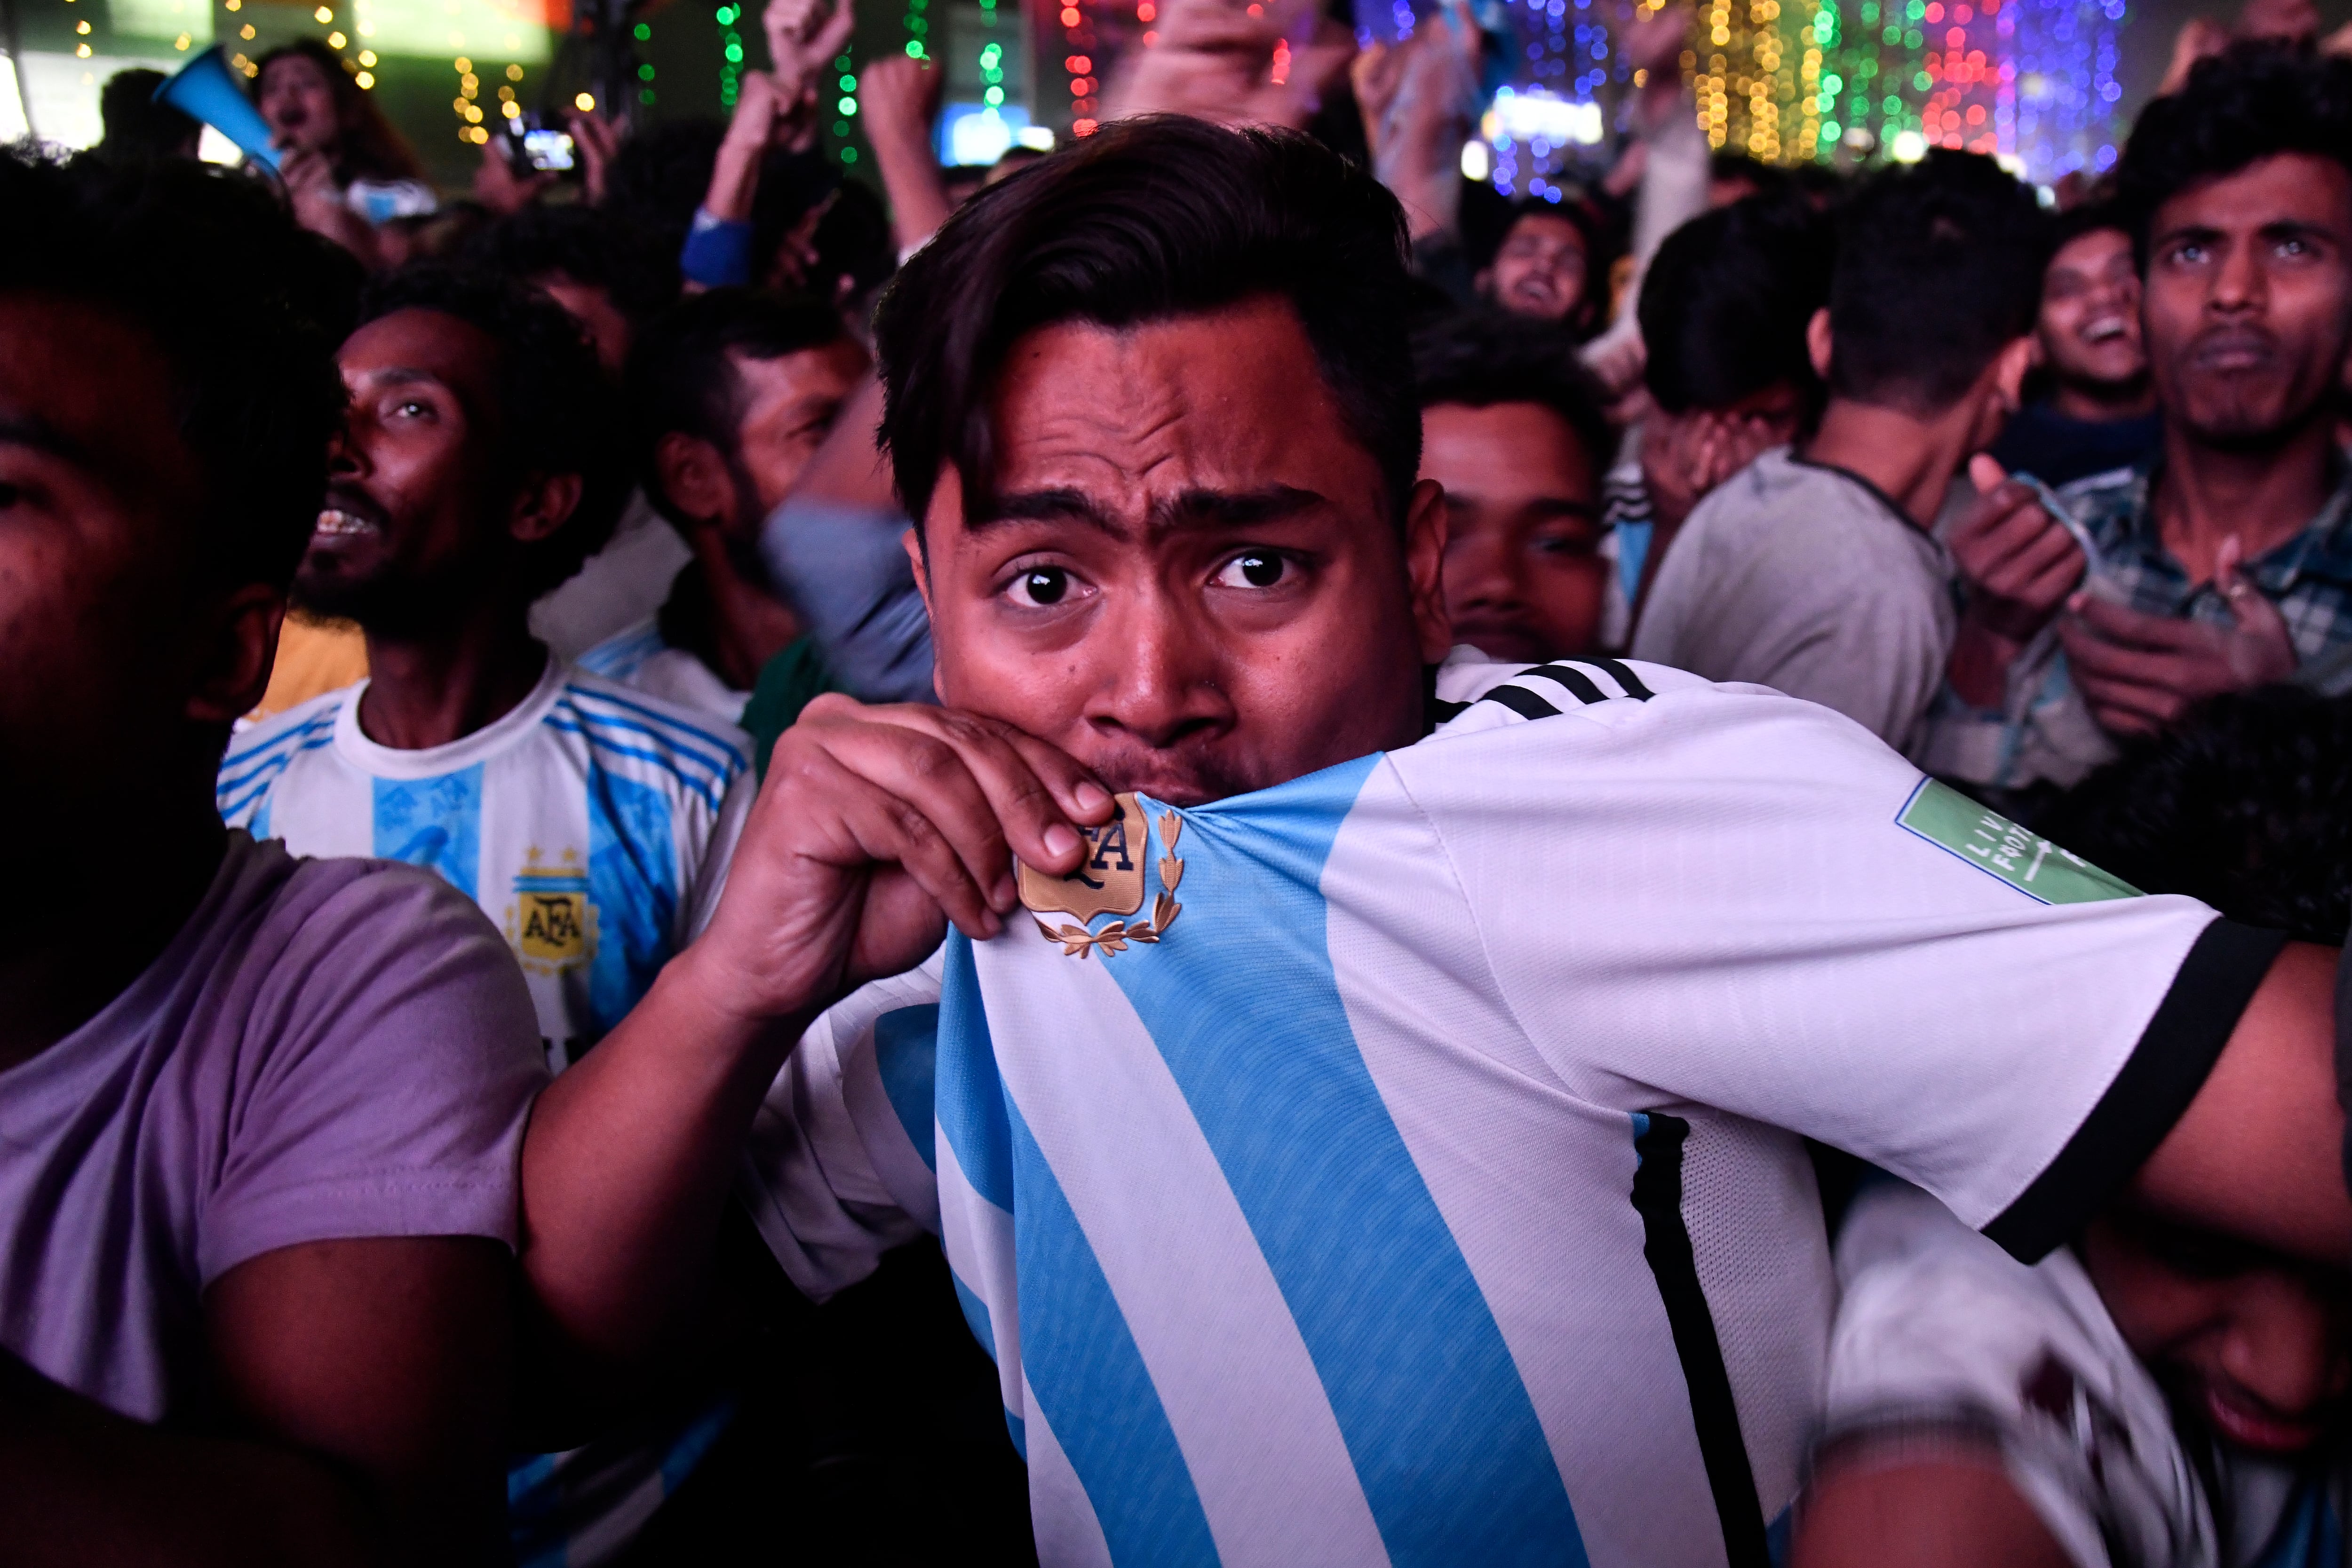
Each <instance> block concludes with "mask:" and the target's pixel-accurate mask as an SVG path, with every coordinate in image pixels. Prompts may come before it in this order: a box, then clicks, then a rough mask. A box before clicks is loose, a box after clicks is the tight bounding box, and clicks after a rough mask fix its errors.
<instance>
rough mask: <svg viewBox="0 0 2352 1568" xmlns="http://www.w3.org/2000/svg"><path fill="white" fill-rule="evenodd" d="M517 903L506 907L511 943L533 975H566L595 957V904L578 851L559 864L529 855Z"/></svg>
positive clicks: (517, 887)
mask: <svg viewBox="0 0 2352 1568" xmlns="http://www.w3.org/2000/svg"><path fill="white" fill-rule="evenodd" d="M514 899H515V901H514V902H513V903H512V904H509V905H507V942H508V944H509V946H512V947H513V948H514V950H515V955H516V956H517V957H519V958H520V959H521V960H522V967H524V968H525V969H527V970H530V972H531V973H533V974H539V975H562V974H564V973H567V972H569V971H571V970H573V969H577V968H580V967H583V966H584V965H586V964H587V963H588V962H589V960H591V959H592V958H593V957H595V956H596V905H595V904H594V902H593V900H591V899H590V898H589V896H588V873H587V872H586V871H585V870H584V869H583V868H582V866H581V864H580V855H579V852H578V851H576V850H566V851H564V852H563V854H562V859H561V860H560V861H559V862H557V863H556V864H554V865H541V863H540V859H539V851H537V850H531V851H530V852H528V858H527V860H526V862H525V863H524V865H523V868H522V869H521V870H520V871H519V872H517V873H515V879H514Z"/></svg>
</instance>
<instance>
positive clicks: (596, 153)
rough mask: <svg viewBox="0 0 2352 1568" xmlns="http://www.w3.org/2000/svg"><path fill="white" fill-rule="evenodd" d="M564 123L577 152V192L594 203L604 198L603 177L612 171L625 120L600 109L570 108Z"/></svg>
mask: <svg viewBox="0 0 2352 1568" xmlns="http://www.w3.org/2000/svg"><path fill="white" fill-rule="evenodd" d="M563 123H564V126H565V128H566V129H567V130H569V131H571V132H572V146H573V147H574V148H575V149H577V150H578V152H579V153H580V193H581V195H582V197H583V198H584V199H585V200H586V201H587V203H588V204H589V205H590V206H594V205H596V204H598V203H600V202H602V201H604V181H605V177H606V176H607V175H608V174H610V173H611V172H612V169H613V160H614V159H615V158H617V157H619V156H620V155H621V141H622V139H623V138H624V137H625V136H626V135H627V134H628V132H629V126H628V121H626V120H622V119H619V118H618V117H616V116H614V115H610V114H606V113H604V111H603V110H572V113H571V114H570V115H568V116H566V117H565V119H564V121H563Z"/></svg>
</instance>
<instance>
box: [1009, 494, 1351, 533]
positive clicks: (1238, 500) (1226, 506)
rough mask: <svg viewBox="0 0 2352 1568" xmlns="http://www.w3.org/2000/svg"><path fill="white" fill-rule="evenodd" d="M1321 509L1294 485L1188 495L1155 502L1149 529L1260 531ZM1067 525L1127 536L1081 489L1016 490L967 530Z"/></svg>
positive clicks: (1313, 498) (1319, 501)
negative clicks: (1003, 525)
mask: <svg viewBox="0 0 2352 1568" xmlns="http://www.w3.org/2000/svg"><path fill="white" fill-rule="evenodd" d="M1322 504H1323V497H1321V496H1318V495H1317V494H1316V493H1315V492H1314V491H1312V490H1301V489H1298V488H1297V487H1295V486H1289V485H1269V486H1265V488H1263V489H1257V490H1210V489H1192V490H1185V491H1181V492H1180V493H1179V494H1177V495H1175V496H1172V497H1169V498H1168V499H1166V500H1163V501H1158V502H1155V503H1153V505H1152V507H1151V516H1150V520H1149V527H1150V531H1151V532H1153V533H1155V534H1157V533H1169V532H1173V531H1177V530H1196V529H1205V530H1213V531H1224V530H1229V529H1234V528H1258V527H1262V526H1263V525H1265V524H1266V523H1272V522H1279V521H1281V520H1282V519H1283V518H1285V517H1295V516H1297V514H1298V513H1300V512H1303V511H1306V510H1307V508H1308V507H1318V506H1321V505H1322ZM999 523H1084V524H1085V525H1087V527H1088V528H1097V529H1099V530H1101V531H1102V532H1104V533H1107V534H1113V535H1118V536H1121V537H1124V536H1125V535H1126V534H1127V532H1128V529H1127V528H1126V527H1125V525H1123V524H1121V523H1120V522H1119V521H1118V519H1117V518H1115V517H1111V516H1110V514H1108V513H1107V512H1105V511H1104V510H1103V509H1102V508H1101V507H1098V506H1097V505H1096V504H1095V503H1094V502H1093V501H1092V500H1091V499H1089V498H1088V497H1087V496H1086V495H1085V494H1084V493H1082V492H1080V491H1077V490H1016V491H1013V492H1012V493H1010V494H1007V495H1003V496H999V497H996V498H995V499H994V500H993V501H992V502H991V503H990V505H989V508H988V511H987V513H986V515H985V516H983V517H980V518H978V519H977V520H976V521H973V522H971V523H969V524H967V526H968V527H971V528H989V527H991V526H992V525H995V524H999Z"/></svg>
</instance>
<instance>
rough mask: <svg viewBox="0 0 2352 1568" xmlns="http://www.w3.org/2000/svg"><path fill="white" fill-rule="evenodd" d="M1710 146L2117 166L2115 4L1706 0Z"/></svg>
mask: <svg viewBox="0 0 2352 1568" xmlns="http://www.w3.org/2000/svg"><path fill="white" fill-rule="evenodd" d="M1702 4H1703V5H1704V9H1703V11H1702V12H1701V14H1700V17H1699V35H1698V37H1697V38H1696V40H1695V43H1694V47H1693V48H1692V49H1691V50H1690V51H1688V52H1686V53H1685V55H1684V56H1683V65H1684V68H1685V70H1686V71H1688V72H1690V73H1691V75H1692V78H1693V81H1694V85H1695V88H1696V94H1697V99H1698V108H1699V120H1700V123H1701V124H1702V125H1703V126H1704V127H1705V128H1706V133H1707V140H1708V141H1709V142H1710V143H1711V144H1712V145H1713V146H1715V147H1717V148H1726V147H1727V148H1730V149H1732V150H1734V151H1738V152H1747V153H1748V154H1750V155H1751V156H1753V157H1756V158H1759V159H1762V160H1765V161H1767V162H1801V161H1804V160H1806V159H1811V158H1822V157H1827V156H1831V155H1832V154H1833V153H1835V152H1838V151H1839V150H1840V149H1841V148H1843V149H1845V150H1847V151H1848V152H1851V153H1853V154H1854V155H1857V156H1867V155H1870V154H1872V153H1874V152H1881V151H1884V152H1887V153H1890V154H1891V155H1893V156H1895V157H1896V158H1898V159H1900V158H1916V157H1917V156H1919V155H1920V154H1921V153H1922V152H1925V151H1926V150H1927V148H1929V147H1931V146H1932V147H1957V148H1966V149H1968V150H1969V151H1972V152H1984V153H1989V154H1990V155H1992V156H1995V157H2003V158H2012V159H2020V160H2022V161H2023V162H2026V163H2028V164H2030V165H2032V166H2033V167H2034V168H2035V169H2036V170H2037V171H2038V172H2044V173H2049V174H2054V173H2055V172H2060V171H2063V170H2064V169H2068V168H2088V169H2090V170H2092V171H2093V172H2099V171H2103V170H2105V168H2107V167H2108V166H2109V165H2111V164H2112V163H2113V162H2114V161H2115V155H2116V154H2115V133H2116V124H2115V120H2116V105H2117V104H2118V102H2119V101H2120V99H2122V97H2123V92H2122V89H2121V87H2120V86H2119V85H2118V84H2117V82H2116V63H2117V58H2118V37H2117V35H2118V32H2119V30H2120V28H2121V26H2122V25H2123V22H2124V17H2125V5H2124V0H1948V3H1947V0H1791V4H1790V5H1788V6H1787V7H1785V8H1784V7H1783V6H1782V5H1780V0H1744V3H1743V0H1702Z"/></svg>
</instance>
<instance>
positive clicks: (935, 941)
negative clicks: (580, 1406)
mask: <svg viewBox="0 0 2352 1568" xmlns="http://www.w3.org/2000/svg"><path fill="white" fill-rule="evenodd" d="M1111 810H1112V805H1111V798H1110V793H1109V791H1108V790H1106V789H1104V788H1103V787H1102V786H1101V785H1100V784H1098V783H1097V782H1096V781H1095V780H1094V779H1091V778H1089V777H1087V773H1086V771H1085V770H1084V769H1083V768H1080V767H1079V766H1078V765H1077V764H1076V762H1074V761H1072V760H1071V759H1070V758H1067V757H1066V756H1064V755H1063V754H1062V753H1061V752H1060V751H1058V750H1056V749H1055V747H1051V746H1048V745H1046V744H1045V742H1043V741H1040V740H1034V739H1032V738H1030V737H1028V736H1025V735H1023V734H1021V733H1020V732H1019V731H1017V730H1014V729H1013V728H1012V727H1009V726H1007V725H1003V724H1001V723H999V722H997V721H995V720H993V719H987V718H982V717H979V716H976V715H972V714H967V713H960V712H956V711H953V710H950V709H946V708H937V707H911V706H910V707H865V706H860V705H858V704H857V703H855V702H852V701H850V700H849V699H848V698H846V697H840V696H825V697H819V698H818V699H817V700H816V701H814V702H813V703H811V704H810V705H809V706H808V707H807V708H806V709H805V710H803V713H802V715H801V719H800V722H799V723H798V724H796V725H794V726H793V727H792V728H791V729H788V730H786V731H785V732H784V735H783V738H782V739H781V740H779V741H778V742H777V743H776V749H775V752H774V754H773V756H772V758H770V761H769V764H768V779H767V783H766V785H765V786H764V787H763V788H762V789H761V792H760V799H759V801H758V803H757V804H756V805H754V806H753V808H752V810H751V820H750V821H748V822H747V823H746V824H745V825H744V829H743V836H742V838H741V840H740V841H739V842H738V843H737V845H736V848H735V855H734V859H733V861H732V862H731V863H730V867H729V870H728V873H727V891H726V893H725V894H723V895H722V896H721V897H720V899H719V910H718V913H717V914H716V915H713V916H712V918H711V922H710V925H709V927H708V928H706V929H705V930H704V932H703V933H702V935H701V936H699V937H698V938H696V940H695V942H694V945H693V946H690V947H688V949H687V950H686V951H685V952H684V953H681V954H679V955H678V956H677V957H676V958H674V959H672V960H671V961H670V964H669V966H668V967H667V968H665V969H664V970H663V971H662V972H661V975H660V977H659V978H657V979H656V981H655V982H654V987H653V989H652V990H651V991H649V992H647V993H646V998H645V999H644V1000H643V1001H641V1002H639V1003H638V1004H637V1006H636V1007H635V1009H634V1010H632V1011H631V1012H630V1014H629V1016H628V1017H627V1018H625V1019H622V1020H621V1022H620V1024H619V1025H618V1027H616V1028H615V1029H614V1030H613V1031H612V1032H611V1033H610V1034H608V1035H606V1036H605V1037H604V1040H602V1041H600V1042H599V1043H598V1045H597V1047H596V1049H595V1050H594V1051H590V1052H589V1053H588V1055H587V1056H586V1057H585V1058H584V1059H583V1061H580V1062H579V1063H578V1064H577V1065H576V1066H574V1067H572V1069H571V1071H567V1072H565V1073H563V1074H562V1076H561V1077H559V1078H558V1079H556V1081H555V1082H553V1083H552V1084H551V1085H549V1086H548V1090H547V1092H546V1093H544V1094H542V1095H541V1096H540V1100H539V1104H538V1106H537V1108H536V1109H535V1110H534V1111H533V1112H532V1113H531V1122H530V1134H529V1135H528V1136H527V1138H526V1139H525V1141H524V1144H523V1160H522V1186H523V1222H524V1228H525V1230H526V1231H527V1233H528V1239H527V1242H526V1245H525V1248H524V1250H523V1266H524V1268H525V1270H527V1271H528V1272H529V1273H530V1280H531V1283H532V1285H533V1287H534V1288H535V1289H536V1291H537V1292H538V1296H539V1300H540V1303H541V1306H542V1307H543V1308H544V1309H545V1311H546V1313H547V1318H548V1321H549V1323H550V1325H551V1327H552V1328H553V1329H554V1330H555V1331H556V1332H557V1333H558V1334H560V1335H561V1336H562V1341H563V1342H568V1344H569V1347H570V1348H571V1350H572V1352H573V1353H574V1354H584V1355H586V1356H587V1357H589V1358H590V1364H592V1365H595V1366H601V1367H604V1368H608V1369H617V1370H614V1372H613V1375H625V1373H626V1371H627V1370H628V1369H630V1368H633V1367H644V1366H646V1365H647V1364H650V1363H652V1362H654V1361H656V1360H657V1358H658V1355H659V1353H660V1352H661V1351H662V1349H663V1348H664V1347H665V1345H668V1344H675V1343H679V1342H681V1341H683V1340H686V1339H688V1338H690V1337H691V1335H692V1333H693V1332H694V1326H695V1323H696V1322H697V1321H698V1319H697V1312H698V1309H699V1305H700V1303H701V1301H702V1299H703V1289H704V1286H705V1283H706V1282H707V1281H708V1280H709V1275H710V1268H711V1252H712V1247H713V1245H714V1242H715V1239H716V1237H717V1235H718V1230H719V1211H720V1209H721V1208H722V1207H723V1206H724V1205H725V1203H726V1201H727V1194H728V1191H729V1189H730V1186H732V1184H733V1182H734V1179H735V1171H736V1161H737V1158H738V1156H739V1155H740V1150H741V1147H742V1143H743V1137H744V1134H745V1133H746V1132H747V1131H748V1130H749V1129H750V1127H751V1119H752V1116H753V1115H754V1114H755V1113H757V1111H758V1110H759V1106H760V1102H761V1096H762V1095H764V1094H765V1093H766V1092H767V1091H768V1087H769V1085H770V1084H771V1083H772V1082H774V1080H775V1076H776V1071H777V1069H778V1068H779V1067H781V1066H782V1063H783V1061H784V1058H785V1056H786V1055H787V1054H788V1053H789V1052H790V1051H791V1048H792V1046H793V1043H794V1042H795V1041H796V1040H799V1038H800V1036H801V1033H802V1031H803V1030H804V1029H805V1028H806V1027H807V1025H808V1023H809V1022H810V1020H811V1019H814V1016H815V1015H816V1014H817V1013H818V1012H819V1011H820V1010H822V1009H824V1008H825V1007H826V1006H828V1005H829V1004H831V1003H832V1002H833V1001H835V999H836V998H840V997H841V996H843V995H844V994H845V993H846V992H848V991H849V990H850V989H852V988H855V987H856V986H859V985H862V984H864V983H865V982H866V981H867V980H871V979H875V978H877V977H881V976H884V975H894V974H897V973H898V972H899V971H901V970H903V969H907V968H909V967H913V966H914V965H915V964H918V963H919V962H921V960H922V959H923V957H924V956H925V955H927V954H929V952H930V951H931V950H932V949H933V948H934V947H936V946H939V943H940V938H941V937H942V936H944V935H945V934H946V928H947V923H948V922H949V921H950V920H952V921H953V922H954V923H955V924H956V925H957V926H958V927H959V928H960V929H961V930H962V931H963V932H964V933H965V934H966V935H968V936H972V937H975V938H984V937H988V936H994V935H995V934H996V933H997V931H999V930H1000V929H1002V927H1003V918H1004V916H1005V915H1008V914H1010V913H1011V911H1012V909H1013V905H1014V904H1015V903H1016V902H1017V899H1016V898H1015V896H1014V894H1013V856H1015V855H1018V856H1020V857H1021V859H1022V860H1023V861H1024V862H1027V863H1029V864H1031V865H1034V866H1037V867H1039V868H1040V869H1041V870H1046V871H1052V872H1056V873H1066V872H1068V871H1072V870H1075V869H1076V866H1077V863H1078V857H1079V855H1080V854H1081V852H1082V851H1081V848H1080V843H1081V841H1080V839H1079V836H1078V833H1077V831H1076V828H1075V827H1074V826H1073V825H1072V824H1073V823H1075V822H1101V821H1108V820H1109V818H1110V814H1111ZM600 1375H601V1374H600Z"/></svg>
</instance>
